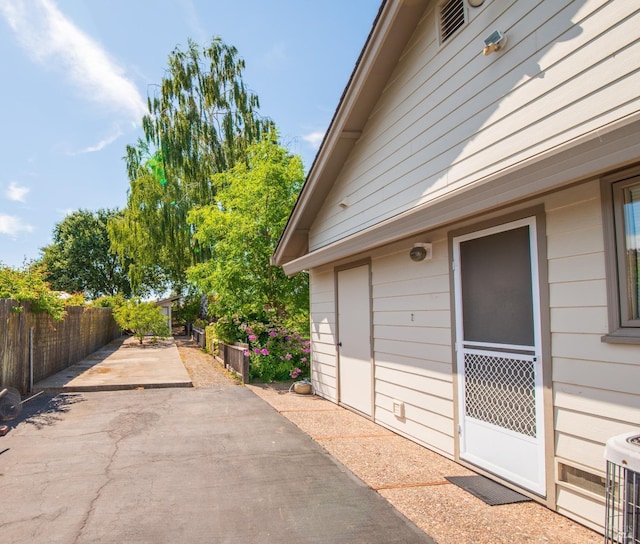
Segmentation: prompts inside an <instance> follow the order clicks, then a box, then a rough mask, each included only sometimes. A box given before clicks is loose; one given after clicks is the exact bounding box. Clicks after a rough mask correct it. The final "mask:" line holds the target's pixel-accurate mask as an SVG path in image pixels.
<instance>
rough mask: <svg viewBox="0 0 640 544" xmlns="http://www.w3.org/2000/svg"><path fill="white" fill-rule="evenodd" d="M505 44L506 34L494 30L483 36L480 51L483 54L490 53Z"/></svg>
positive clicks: (498, 49)
mask: <svg viewBox="0 0 640 544" xmlns="http://www.w3.org/2000/svg"><path fill="white" fill-rule="evenodd" d="M505 45H507V35H506V34H505V33H503V32H500V31H499V30H494V31H493V32H492V33H491V34H489V36H488V37H487V38H485V40H484V49H483V50H482V52H483V53H484V54H485V55H490V54H491V53H495V52H496V51H500V49H502V48H503V47H504V46H505Z"/></svg>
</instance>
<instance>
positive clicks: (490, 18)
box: [310, 0, 640, 249]
mask: <svg viewBox="0 0 640 544" xmlns="http://www.w3.org/2000/svg"><path fill="white" fill-rule="evenodd" d="M636 10H638V6H637V5H636V4H635V3H634V2H609V3H606V2H603V1H602V0H589V1H575V2H570V1H568V0H565V1H564V2H560V1H559V2H539V3H537V4H534V5H532V4H531V3H529V2H523V1H516V2H510V3H503V2H492V3H490V4H488V5H487V6H485V7H484V8H483V9H482V11H481V12H480V13H479V15H477V16H475V17H474V19H473V21H472V22H471V23H470V24H469V25H467V26H466V27H464V28H463V29H462V31H461V32H459V33H458V34H456V36H455V38H454V41H452V42H450V43H449V44H448V45H447V47H443V48H441V49H438V46H437V39H436V32H435V29H436V25H435V22H434V21H433V16H434V15H433V12H430V13H429V14H428V15H427V16H426V17H425V18H424V20H423V21H422V23H421V24H420V25H419V27H418V30H417V33H416V35H415V36H414V37H413V39H412V41H411V43H410V46H409V49H408V50H407V52H406V53H405V55H404V56H403V58H402V59H401V61H400V63H399V64H398V67H397V70H396V72H395V74H394V76H393V78H392V81H391V82H390V84H389V85H388V87H387V89H386V90H385V93H384V94H383V96H382V98H381V99H380V101H379V104H378V105H377V107H376V109H375V111H374V113H373V115H372V116H371V118H370V120H369V122H368V124H367V126H366V127H365V129H364V131H363V135H362V137H361V138H360V140H359V141H358V143H357V145H356V147H355V148H354V151H353V152H352V154H351V157H350V159H349V161H348V162H347V164H346V165H345V166H344V169H343V171H342V173H341V174H340V176H339V177H338V179H337V181H336V183H335V185H334V187H333V189H332V192H331V193H330V194H329V196H328V198H327V200H326V204H325V206H324V207H323V209H322V210H321V212H320V214H319V215H318V217H317V218H316V221H315V223H314V225H313V227H312V230H311V233H310V242H311V247H312V249H315V248H318V247H321V246H323V245H326V244H328V243H330V242H332V241H335V240H338V239H340V238H343V237H344V236H346V235H349V234H352V233H355V232H357V231H359V230H362V229H363V228H366V227H367V226H370V225H373V224H375V223H378V222H380V221H382V220H384V219H387V218H390V217H393V216H394V215H396V214H398V213H400V212H402V211H405V210H408V209H410V208H412V207H414V206H416V205H418V204H420V203H425V202H428V201H430V200H432V199H434V198H437V197H439V196H442V195H444V194H446V193H447V192H448V191H451V190H453V189H455V188H459V187H462V186H466V185H468V184H471V183H473V182H474V181H475V180H478V179H480V178H482V177H484V176H486V175H489V174H491V173H494V172H496V171H499V170H501V169H504V168H507V167H509V166H511V165H514V164H517V163H519V162H521V161H523V160H526V159H527V158H529V157H533V156H535V155H537V154H540V153H542V152H544V151H547V150H551V149H554V148H555V147H557V146H558V145H561V144H563V143H565V142H568V141H570V140H572V139H574V138H576V137H578V136H580V135H583V134H586V133H588V132H590V131H592V130H596V129H597V128H599V127H601V126H604V125H605V124H607V123H610V122H612V121H614V120H617V119H619V118H621V117H624V116H626V115H630V114H632V113H633V112H637V111H638V110H639V109H640V99H639V98H638V93H637V88H638V86H640V72H639V71H638V64H637V58H638V55H640V52H639V49H640V45H639V42H638V40H640V15H639V14H638V12H637V11H636ZM493 28H502V29H503V30H506V31H507V32H508V35H509V43H508V45H507V49H506V50H505V51H504V52H503V53H499V54H495V55H491V56H489V57H482V55H478V43H479V42H480V43H481V39H482V37H483V36H484V35H485V34H486V33H487V32H488V31H491V30H493ZM479 90H482V92H479ZM532 134H535V137H533V138H532V136H531V135H532ZM345 196H348V197H349V200H350V202H351V205H350V206H349V207H348V208H346V209H341V208H339V207H338V206H337V203H338V202H339V201H340V200H342V198H344V197H345Z"/></svg>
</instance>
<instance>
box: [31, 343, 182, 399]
mask: <svg viewBox="0 0 640 544" xmlns="http://www.w3.org/2000/svg"><path fill="white" fill-rule="evenodd" d="M191 386H192V383H191V379H190V378H189V374H188V373H187V371H186V369H185V368H184V365H183V364H182V361H181V360H180V355H179V353H178V349H177V348H176V345H175V342H174V340H173V338H169V339H166V340H158V341H157V342H155V343H151V341H150V339H148V338H147V339H145V341H144V344H142V345H140V343H139V341H138V340H137V339H136V338H133V337H125V336H123V337H121V338H118V339H116V340H114V341H113V342H111V343H110V344H107V345H106V346H104V347H103V348H102V349H100V350H98V351H96V352H94V353H92V354H91V355H89V356H88V357H87V358H86V359H84V360H82V361H80V362H79V363H76V364H75V365H72V366H70V367H68V368H66V369H65V370H62V371H61V372H58V373H57V374H54V375H53V376H49V377H48V378H46V379H45V380H42V381H40V382H38V383H36V384H34V387H33V389H34V391H35V392H38V391H44V392H47V393H62V392H82V391H115V390H122V389H137V388H141V387H142V388H145V389H149V388H159V387H191Z"/></svg>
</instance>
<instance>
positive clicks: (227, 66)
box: [110, 38, 272, 291]
mask: <svg viewBox="0 0 640 544" xmlns="http://www.w3.org/2000/svg"><path fill="white" fill-rule="evenodd" d="M244 66H245V65H244V61H243V60H242V59H241V58H239V57H238V52H237V50H236V49H235V48H234V47H232V46H229V45H226V44H224V43H223V42H222V41H221V40H220V39H219V38H214V39H213V40H212V41H211V43H210V44H209V45H207V46H206V47H203V48H200V47H199V46H198V45H197V44H195V43H194V42H192V41H189V42H188V46H187V49H186V50H184V51H183V50H182V49H180V48H179V47H177V48H176V49H175V50H174V51H173V52H172V53H171V54H170V55H169V68H168V70H167V74H166V75H165V77H164V78H163V79H162V82H161V84H160V85H159V86H158V87H157V88H156V91H155V92H154V93H153V94H152V95H150V96H149V98H148V108H149V113H148V115H146V116H145V117H144V118H143V122H142V126H143V130H144V134H145V138H144V140H140V141H138V143H137V145H136V146H128V147H127V157H126V160H127V170H128V174H129V179H130V182H131V185H130V189H129V197H128V202H127V207H126V209H125V213H124V216H123V217H122V218H121V219H120V220H119V221H117V222H113V224H112V227H111V229H110V234H111V239H112V247H113V248H114V249H115V251H117V253H118V254H120V255H122V256H127V257H131V258H132V260H133V261H134V263H135V264H134V265H133V267H132V268H131V279H132V282H133V284H134V288H136V289H137V287H138V286H139V285H142V284H143V283H145V282H146V283H150V284H151V287H153V288H155V289H157V290H159V289H162V288H166V287H168V286H171V287H173V288H174V291H179V290H180V289H181V288H182V287H183V285H184V283H185V270H186V269H187V267H188V266H190V265H192V264H195V263H198V262H203V261H205V260H207V259H208V258H209V257H210V255H209V254H208V253H207V248H206V247H202V246H201V245H199V243H198V241H197V240H195V239H194V238H193V237H192V233H193V225H192V224H190V222H189V221H188V213H189V211H190V210H191V209H193V208H196V207H198V206H200V205H207V204H209V203H211V202H212V201H214V199H215V194H216V191H217V190H218V187H217V184H216V183H215V182H214V178H215V174H216V173H219V172H223V171H225V170H227V169H228V168H230V167H232V166H233V165H234V164H236V163H237V162H238V161H239V160H244V157H245V153H246V149H247V147H248V146H249V145H250V144H251V143H253V142H256V141H258V140H259V139H260V138H261V136H262V134H264V133H265V132H269V131H270V130H271V129H272V123H271V122H270V121H269V120H266V119H262V118H261V117H260V116H259V115H258V114H257V109H258V107H259V103H258V97H257V96H256V95H255V94H253V93H251V92H250V91H249V90H247V88H246V87H245V84H244V83H243V80H242V72H243V70H244Z"/></svg>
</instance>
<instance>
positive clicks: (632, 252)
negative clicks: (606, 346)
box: [603, 169, 640, 341]
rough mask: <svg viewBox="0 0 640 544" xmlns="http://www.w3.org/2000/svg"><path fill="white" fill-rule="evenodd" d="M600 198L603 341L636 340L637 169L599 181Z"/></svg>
mask: <svg viewBox="0 0 640 544" xmlns="http://www.w3.org/2000/svg"><path fill="white" fill-rule="evenodd" d="M603 197H604V198H603V203H604V205H605V215H604V217H605V220H606V222H607V224H606V229H607V230H608V232H607V239H608V244H607V245H608V248H607V249H608V261H609V262H608V270H607V271H608V274H607V276H608V277H607V280H608V285H609V307H610V308H609V321H610V329H611V330H610V334H609V336H608V337H607V338H605V340H609V341H615V337H637V338H638V340H639V341H640V169H635V171H629V172H628V173H627V175H626V176H625V175H620V176H617V177H615V178H608V179H605V180H603ZM611 336H613V337H614V339H613V340H612V338H611Z"/></svg>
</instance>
